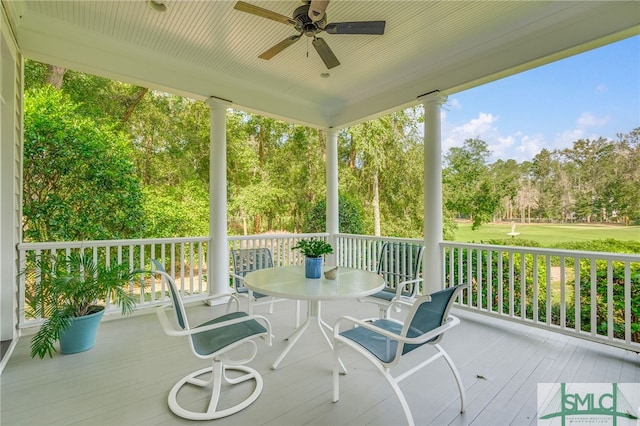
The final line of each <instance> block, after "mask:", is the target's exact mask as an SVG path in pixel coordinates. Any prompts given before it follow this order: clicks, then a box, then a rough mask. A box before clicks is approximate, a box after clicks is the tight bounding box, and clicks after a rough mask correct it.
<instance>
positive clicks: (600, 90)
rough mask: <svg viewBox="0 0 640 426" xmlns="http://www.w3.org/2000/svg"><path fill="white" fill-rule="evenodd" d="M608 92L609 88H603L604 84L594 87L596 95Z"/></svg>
mask: <svg viewBox="0 0 640 426" xmlns="http://www.w3.org/2000/svg"><path fill="white" fill-rule="evenodd" d="M608 91H609V88H608V87H607V86H605V85H604V84H599V85H597V86H596V92H597V93H606V92H608Z"/></svg>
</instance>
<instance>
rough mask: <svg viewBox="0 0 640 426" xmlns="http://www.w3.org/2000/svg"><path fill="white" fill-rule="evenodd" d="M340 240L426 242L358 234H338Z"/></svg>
mask: <svg viewBox="0 0 640 426" xmlns="http://www.w3.org/2000/svg"><path fill="white" fill-rule="evenodd" d="M336 236H337V237H339V238H353V239H357V240H366V241H380V242H397V243H409V244H422V243H423V242H424V241H423V240H421V239H418V238H398V237H374V236H372V235H358V234H336Z"/></svg>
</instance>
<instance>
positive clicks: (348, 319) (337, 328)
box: [333, 315, 402, 340]
mask: <svg viewBox="0 0 640 426" xmlns="http://www.w3.org/2000/svg"><path fill="white" fill-rule="evenodd" d="M389 321H394V322H397V323H398V324H402V322H401V321H398V320H394V319H389ZM342 322H350V323H351V324H354V325H357V326H359V327H364V328H366V329H369V330H371V331H374V332H376V333H378V334H381V335H383V336H386V337H389V338H390V339H394V340H399V339H400V338H401V337H402V336H400V335H399V334H395V333H392V332H390V331H388V330H385V329H383V328H380V327H376V326H375V325H373V324H372V323H370V322H367V321H362V320H359V319H356V318H354V317H351V316H348V315H347V316H343V317H340V318H339V319H338V321H336V324H335V325H334V326H333V337H334V338H336V337H338V336H339V335H340V323H342Z"/></svg>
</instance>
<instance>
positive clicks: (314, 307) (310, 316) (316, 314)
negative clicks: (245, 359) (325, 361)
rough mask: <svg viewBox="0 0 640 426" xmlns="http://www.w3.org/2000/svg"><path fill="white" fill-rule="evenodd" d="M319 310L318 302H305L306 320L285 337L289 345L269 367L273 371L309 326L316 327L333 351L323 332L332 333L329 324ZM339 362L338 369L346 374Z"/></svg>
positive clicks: (330, 342)
mask: <svg viewBox="0 0 640 426" xmlns="http://www.w3.org/2000/svg"><path fill="white" fill-rule="evenodd" d="M320 310H321V305H320V301H319V300H308V301H307V319H306V321H305V322H304V323H303V324H302V325H301V326H300V327H299V328H298V329H296V331H294V332H293V334H291V336H289V337H287V339H286V340H288V341H289V343H288V344H287V347H286V348H284V351H282V353H281V354H280V356H279V357H278V359H276V361H275V362H274V363H273V365H272V366H271V368H272V369H273V370H275V369H276V368H278V365H280V363H281V362H282V360H283V359H284V357H285V356H287V354H288V353H289V351H290V350H291V348H292V347H293V345H295V344H296V342H297V341H298V339H300V336H302V334H303V333H304V332H305V331H306V329H307V328H309V325H311V324H314V325H316V326H317V327H318V329H319V330H320V332H321V333H322V336H323V337H324V340H325V342H327V344H328V345H329V347H330V348H331V349H332V350H333V342H332V341H331V339H330V338H329V336H328V335H327V333H326V331H325V329H327V330H328V331H329V333H333V328H332V327H331V326H330V325H329V324H327V323H326V322H325V321H323V320H322V316H321V315H320ZM339 361H340V367H341V368H342V372H343V373H346V371H347V369H346V368H345V366H344V364H343V363H342V361H341V360H339Z"/></svg>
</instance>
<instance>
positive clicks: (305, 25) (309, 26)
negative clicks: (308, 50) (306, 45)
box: [292, 4, 327, 37]
mask: <svg viewBox="0 0 640 426" xmlns="http://www.w3.org/2000/svg"><path fill="white" fill-rule="evenodd" d="M292 16H293V20H294V21H295V22H296V30H298V31H299V32H300V33H302V34H304V35H306V36H307V37H315V35H316V34H318V33H319V32H320V31H322V29H323V28H324V26H325V25H326V23H327V15H326V13H325V15H324V16H323V17H322V19H320V20H318V21H316V22H313V21H312V20H311V18H309V5H308V4H305V5H302V6H300V7H298V8H297V9H296V10H294V11H293V15H292Z"/></svg>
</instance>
